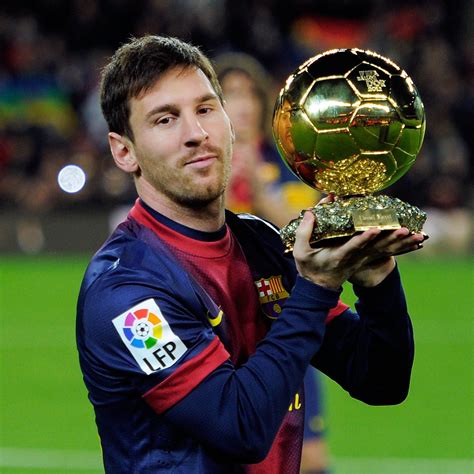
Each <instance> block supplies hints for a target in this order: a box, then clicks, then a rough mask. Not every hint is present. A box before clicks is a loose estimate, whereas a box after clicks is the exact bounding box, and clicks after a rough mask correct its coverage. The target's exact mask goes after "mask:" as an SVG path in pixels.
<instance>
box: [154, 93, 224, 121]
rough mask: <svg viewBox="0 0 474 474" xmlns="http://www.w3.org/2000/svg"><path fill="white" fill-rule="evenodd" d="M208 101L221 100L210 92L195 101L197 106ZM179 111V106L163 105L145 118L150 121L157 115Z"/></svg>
mask: <svg viewBox="0 0 474 474" xmlns="http://www.w3.org/2000/svg"><path fill="white" fill-rule="evenodd" d="M208 100H217V101H218V100H219V97H218V96H217V94H214V93H212V92H209V93H208V94H204V95H202V96H201V97H198V98H197V99H196V100H195V103H196V104H200V103H202V102H207V101H208ZM178 111H179V106H178V105H177V104H173V103H171V104H163V105H158V106H157V107H154V108H153V109H151V110H150V111H149V112H148V113H147V114H146V116H145V119H146V120H149V119H150V118H151V117H153V116H154V115H156V114H160V113H163V112H172V113H175V114H176V113H178Z"/></svg>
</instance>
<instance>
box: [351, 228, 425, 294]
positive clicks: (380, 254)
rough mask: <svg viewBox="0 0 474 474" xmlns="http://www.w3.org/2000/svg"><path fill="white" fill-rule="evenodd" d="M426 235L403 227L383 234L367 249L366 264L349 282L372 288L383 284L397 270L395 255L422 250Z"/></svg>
mask: <svg viewBox="0 0 474 474" xmlns="http://www.w3.org/2000/svg"><path fill="white" fill-rule="evenodd" d="M426 238H427V236H426V235H425V234H422V233H415V234H411V233H410V231H409V230H408V229H407V228H405V227H402V228H401V229H397V230H394V231H392V232H390V233H384V232H383V233H381V234H380V235H379V236H378V237H377V238H376V239H374V240H373V241H372V242H371V244H370V246H367V247H366V252H367V253H366V262H365V263H364V265H362V266H361V267H360V268H358V269H357V270H356V271H355V272H354V273H353V274H352V275H351V276H350V277H349V278H348V280H349V281H350V282H351V283H353V284H357V285H360V286H365V287H372V286H376V285H378V284H379V283H381V282H382V281H383V280H384V279H385V278H386V277H387V276H388V274H389V273H390V272H391V271H392V270H393V269H394V268H395V258H394V255H400V254H404V253H409V252H414V251H416V250H419V249H420V248H422V247H423V246H422V243H423V241H424V240H425V239H426Z"/></svg>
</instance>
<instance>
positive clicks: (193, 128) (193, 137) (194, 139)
mask: <svg viewBox="0 0 474 474" xmlns="http://www.w3.org/2000/svg"><path fill="white" fill-rule="evenodd" d="M185 122H186V125H185V132H184V133H185V144H186V146H189V147H193V146H197V145H200V144H201V143H202V142H203V141H205V140H207V139H208V138H209V134H208V133H207V130H206V129H205V128H204V126H203V124H202V122H201V120H199V117H196V116H193V117H190V118H188V119H186V120H185Z"/></svg>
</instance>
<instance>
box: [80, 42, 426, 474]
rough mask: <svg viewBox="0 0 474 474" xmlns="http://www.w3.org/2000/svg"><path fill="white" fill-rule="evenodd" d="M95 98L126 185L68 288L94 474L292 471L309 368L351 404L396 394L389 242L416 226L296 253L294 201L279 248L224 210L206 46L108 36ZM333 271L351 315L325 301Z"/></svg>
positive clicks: (219, 118) (414, 240)
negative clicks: (131, 190) (101, 469)
mask: <svg viewBox="0 0 474 474" xmlns="http://www.w3.org/2000/svg"><path fill="white" fill-rule="evenodd" d="M101 101H102V109H103V112H104V115H105V118H106V120H107V122H108V124H109V129H110V132H109V142H110V148H111V151H112V155H113V157H114V160H115V163H116V164H117V166H118V167H119V168H121V169H122V170H124V171H126V172H128V173H131V174H132V175H133V177H134V181H135V185H136V188H137V193H138V196H139V199H138V200H137V203H136V204H135V206H134V208H133V209H132V210H131V212H130V214H129V217H128V218H127V220H126V221H125V222H124V223H122V224H120V225H119V226H118V228H117V230H116V231H115V232H114V233H113V234H112V236H111V237H110V238H109V239H108V240H107V242H106V243H105V244H104V246H103V247H102V248H101V249H100V250H99V252H98V253H97V254H96V255H95V256H94V258H93V259H92V261H91V263H90V265H89V267H88V269H87V271H86V275H85V277H84V281H83V284H82V287H81V292H80V295H79V302H78V321H77V339H78V349H79V355H80V362H81V367H82V370H83V373H84V380H85V383H86V386H87V388H88V390H89V398H90V400H91V402H92V404H93V405H94V409H95V414H96V422H97V426H98V430H99V435H100V438H101V443H102V448H103V457H104V465H105V469H106V472H110V473H114V474H115V473H155V472H166V471H169V472H180V473H187V472H190V473H195V472H203V473H220V472H222V473H229V472H268V473H277V472H284V473H296V472H298V469H299V462H300V451H301V442H302V431H303V413H302V411H301V410H298V409H296V407H298V406H299V405H300V400H301V399H302V398H303V397H304V393H303V392H302V391H301V386H302V382H303V377H304V374H305V371H306V369H307V367H308V366H309V365H310V364H313V365H314V366H316V367H317V368H318V369H320V370H322V371H323V372H325V373H326V374H328V375H329V376H330V377H332V378H333V379H335V380H336V381H337V382H338V383H339V384H341V386H342V387H343V388H344V389H346V390H348V391H349V393H350V394H351V395H352V396H353V397H356V398H358V399H361V400H363V401H365V402H366V403H371V404H393V403H399V402H401V401H402V400H403V399H404V398H405V397H406V395H407V391H408V385H409V378H410V370H411V365H412V359H413V339H412V331H411V325H410V321H409V317H408V314H407V311H406V305H405V301H404V297H403V292H402V289H401V286H400V281H399V276H398V272H397V269H396V265H395V261H394V259H393V257H392V256H391V255H393V254H397V253H402V252H407V251H412V250H416V249H417V248H419V246H420V244H421V242H422V241H423V235H421V234H414V235H410V234H409V232H408V230H407V229H398V230H396V231H393V232H391V233H389V234H388V235H385V234H384V235H382V234H381V233H380V231H379V230H377V229H370V230H368V231H366V232H364V233H362V234H360V235H356V236H354V237H353V238H351V239H350V240H349V241H347V242H346V243H345V244H343V245H341V246H339V247H331V248H323V249H313V248H311V247H310V245H309V244H308V241H309V236H310V233H311V230H312V227H313V224H314V217H313V214H312V213H311V212H307V213H306V215H305V217H304V219H303V221H302V223H301V225H300V227H299V229H298V231H297V239H296V244H295V247H294V252H293V254H294V261H293V260H291V259H288V258H286V257H284V256H283V247H282V244H281V241H280V238H279V235H278V233H277V232H276V231H275V230H274V228H273V227H272V226H271V225H270V224H268V223H266V222H265V221H262V220H259V219H256V218H252V217H250V216H244V217H243V218H239V217H238V216H235V215H234V214H232V213H230V212H226V211H225V209H224V190H225V186H226V183H227V180H228V177H229V173H230V157H231V154H232V141H233V131H232V125H231V123H230V121H229V119H228V117H227V115H226V113H225V111H224V109H223V100H222V93H221V89H220V86H219V84H218V81H217V80H216V76H215V73H214V71H213V69H212V67H211V65H210V63H209V61H208V59H207V58H206V57H205V56H203V55H202V53H201V52H200V51H199V50H198V49H197V48H195V47H193V46H190V45H188V44H186V43H183V42H181V41H179V40H177V39H173V38H162V37H157V36H146V37H143V38H139V39H134V40H132V41H131V42H130V43H129V44H126V45H124V46H122V47H121V48H119V49H118V50H117V52H116V53H115V55H114V56H113V57H112V59H111V62H110V63H109V64H108V65H107V66H106V68H105V69H104V71H103V77H102V84H101ZM346 280H350V281H351V282H352V283H353V284H354V289H355V291H356V292H357V294H358V296H359V298H360V300H359V303H358V311H359V315H358V314H356V313H353V312H352V311H351V310H350V309H348V308H347V307H346V306H345V305H343V304H342V303H340V302H338V301H339V294H340V291H341V284H342V283H343V282H344V281H346ZM290 292H291V296H290V295H289V293H290ZM263 313H266V314H267V315H270V316H271V317H273V318H274V319H272V320H271V319H270V318H267V317H265V316H263ZM270 321H272V322H271V323H270ZM257 344H258V345H257ZM290 408H292V409H291V410H290Z"/></svg>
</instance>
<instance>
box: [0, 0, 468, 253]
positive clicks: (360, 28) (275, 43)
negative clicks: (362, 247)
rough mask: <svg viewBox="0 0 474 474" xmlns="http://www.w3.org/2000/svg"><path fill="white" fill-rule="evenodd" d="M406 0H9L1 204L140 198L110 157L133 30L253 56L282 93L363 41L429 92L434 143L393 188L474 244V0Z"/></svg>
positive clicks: (19, 206) (0, 87)
mask: <svg viewBox="0 0 474 474" xmlns="http://www.w3.org/2000/svg"><path fill="white" fill-rule="evenodd" d="M394 3H395V5H394V6H388V2H385V1H383V0H341V1H338V2H333V1H331V0H327V1H326V0H322V1H317V2H316V1H311V0H292V1H291V2H290V1H280V0H260V1H256V0H241V1H238V2H236V1H232V0H134V1H130V0H70V1H62V0H36V1H31V2H28V1H22V2H17V1H15V2H13V1H7V0H4V1H3V2H2V5H1V6H0V210H6V211H11V210H13V211H14V212H15V213H17V214H18V215H22V216H26V218H28V216H29V218H30V219H33V220H34V219H38V218H39V217H41V216H47V215H48V213H50V212H52V211H57V210H62V209H66V210H70V209H76V208H82V209H96V208H104V209H110V210H112V209H114V208H116V207H117V206H118V205H120V204H123V205H128V204H129V203H131V202H133V200H134V198H135V194H134V187H133V183H132V182H131V179H130V177H128V176H126V175H124V174H123V173H122V172H121V171H119V170H118V169H117V168H115V166H114V165H113V161H112V159H111V157H110V152H109V150H108V145H107V140H106V136H107V127H106V124H105V121H104V119H103V117H102V114H101V111H100V107H99V103H98V78H99V74H100V69H101V66H102V65H103V64H104V62H105V60H106V58H108V57H109V56H110V55H111V54H112V52H113V51H114V50H115V49H116V47H117V46H118V45H120V44H121V43H122V42H124V41H126V40H127V39H128V38H129V37H130V36H132V35H133V36H138V35H141V34H144V33H157V34H166V35H172V36H178V37H180V38H183V39H187V40H191V41H192V42H193V43H194V44H197V45H199V46H201V47H202V49H203V50H204V51H205V52H206V53H207V54H209V55H210V56H211V57H212V58H218V57H221V56H222V55H223V54H226V53H230V52H244V53H247V54H248V55H251V56H252V57H253V58H255V59H256V60H258V61H259V62H260V63H261V65H263V67H264V68H265V69H266V71H267V73H268V75H269V76H270V79H269V85H268V88H267V91H269V94H270V101H271V100H272V98H273V101H274V100H275V98H276V96H277V93H278V89H279V88H280V87H281V85H282V84H283V83H284V80H285V78H286V77H287V76H288V74H289V73H290V72H292V71H293V70H294V69H295V68H296V67H297V66H298V65H299V64H300V63H302V62H303V61H304V60H305V59H307V58H308V57H310V56H313V55H315V54H317V53H319V52H322V51H324V50H327V49H331V48H335V47H353V46H356V47H360V48H364V49H372V50H375V51H377V52H380V53H381V54H383V55H385V56H388V57H390V58H391V59H393V60H394V61H395V62H396V63H398V64H399V65H400V66H402V67H403V68H404V69H405V70H406V71H407V72H408V73H409V74H410V76H411V77H412V78H413V80H414V82H415V84H416V85H417V87H418V89H419V91H420V93H421V96H422V99H423V101H424V103H425V108H426V113H427V133H426V138H425V142H424V145H423V148H422V151H421V153H420V155H419V158H418V159H417V161H416V163H415V165H414V167H413V168H412V169H411V170H410V171H409V173H408V174H407V175H405V177H403V178H402V179H401V180H400V181H399V182H398V183H396V184H395V185H394V186H392V187H391V188H389V189H388V190H387V192H388V193H391V194H394V195H396V196H398V197H400V198H401V199H403V200H405V201H408V202H410V203H412V204H415V205H417V206H420V207H421V208H423V209H425V210H427V211H428V212H429V215H430V219H429V222H428V224H427V231H428V232H429V233H431V234H432V236H434V237H435V238H434V240H436V238H437V237H439V239H440V242H442V243H443V245H448V246H451V247H453V248H454V249H457V248H459V249H461V250H465V249H471V250H472V248H470V247H469V245H470V244H469V234H470V232H469V226H470V223H471V212H472V204H473V200H474V197H473V193H472V177H473V170H472V163H473V152H474V139H473V136H474V134H473V126H472V122H471V116H472V111H473V110H474V59H473V58H474V42H473V38H472V35H473V33H472V28H471V25H472V24H474V6H473V3H472V2H471V1H469V0H457V1H456V2H448V0H429V1H428V0H424V1H415V0H410V1H401V0H400V1H398V2H394ZM268 112H269V113H271V110H269V111H268ZM269 120H270V118H269V117H268V121H269ZM67 164H76V165H79V166H80V167H82V168H83V170H84V171H85V173H86V175H87V181H86V185H85V186H84V188H83V189H82V190H81V191H80V192H77V193H75V194H68V193H65V192H63V191H62V190H61V189H60V187H59V186H58V185H57V175H58V172H59V170H60V169H61V168H62V167H63V166H65V165H67ZM443 239H445V240H443Z"/></svg>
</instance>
